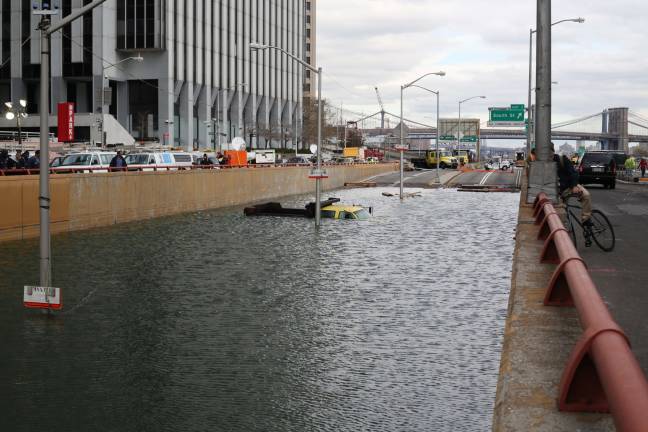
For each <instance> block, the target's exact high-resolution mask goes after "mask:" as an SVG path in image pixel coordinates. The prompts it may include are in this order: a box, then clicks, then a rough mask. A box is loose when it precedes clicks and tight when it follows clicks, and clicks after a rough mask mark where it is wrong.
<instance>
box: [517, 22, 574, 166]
mask: <svg viewBox="0 0 648 432" xmlns="http://www.w3.org/2000/svg"><path fill="white" fill-rule="evenodd" d="M565 22H573V23H577V24H583V23H584V22H585V18H581V17H579V18H570V19H563V20H560V21H556V22H554V23H551V26H552V27H553V26H555V25H558V24H562V23H565ZM536 32H537V30H534V29H532V28H531V29H529V90H528V103H527V119H528V121H529V123H528V124H527V155H529V154H530V153H531V80H532V74H533V34H534V33H536ZM534 121H535V118H534Z"/></svg>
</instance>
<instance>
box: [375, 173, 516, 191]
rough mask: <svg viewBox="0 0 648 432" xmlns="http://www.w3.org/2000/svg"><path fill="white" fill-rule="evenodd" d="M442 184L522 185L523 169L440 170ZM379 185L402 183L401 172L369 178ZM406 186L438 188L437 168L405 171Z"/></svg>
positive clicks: (448, 185) (449, 185)
mask: <svg viewBox="0 0 648 432" xmlns="http://www.w3.org/2000/svg"><path fill="white" fill-rule="evenodd" d="M439 172H440V177H441V185H443V186H446V187H459V186H462V185H486V186H505V187H517V188H519V187H520V179H521V175H522V171H521V170H514V171H498V170H495V171H484V170H475V171H468V172H463V173H462V172H460V171H456V170H440V171H439ZM367 181H370V182H375V183H376V184H377V185H378V186H394V187H397V186H399V184H400V173H399V172H391V173H387V174H382V175H380V176H377V177H374V178H371V179H368V180H367ZM403 183H404V187H416V188H436V187H439V182H438V181H437V175H436V170H434V169H431V170H416V171H405V173H404V182H403Z"/></svg>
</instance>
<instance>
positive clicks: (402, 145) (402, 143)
mask: <svg viewBox="0 0 648 432" xmlns="http://www.w3.org/2000/svg"><path fill="white" fill-rule="evenodd" d="M445 74H446V73H445V72H444V71H439V72H430V73H426V74H424V75H421V76H420V77H418V78H416V79H415V80H414V81H412V82H410V83H408V84H404V85H401V88H400V108H401V112H400V199H401V201H402V200H403V181H404V179H403V177H404V176H403V163H404V155H403V152H404V149H405V127H404V126H405V125H404V124H403V90H405V89H406V88H408V87H412V86H413V85H414V84H416V83H417V82H418V81H420V80H422V79H423V78H425V77H427V76H430V75H437V76H445ZM437 133H438V130H437Z"/></svg>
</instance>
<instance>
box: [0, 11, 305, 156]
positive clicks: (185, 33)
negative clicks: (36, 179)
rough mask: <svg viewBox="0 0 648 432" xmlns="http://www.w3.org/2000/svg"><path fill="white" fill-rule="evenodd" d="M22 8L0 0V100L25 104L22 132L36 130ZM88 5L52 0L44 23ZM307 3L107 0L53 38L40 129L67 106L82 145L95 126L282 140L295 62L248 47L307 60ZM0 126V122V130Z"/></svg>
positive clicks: (291, 131)
mask: <svg viewBox="0 0 648 432" xmlns="http://www.w3.org/2000/svg"><path fill="white" fill-rule="evenodd" d="M32 3H33V2H32V1H31V0H22V1H19V0H11V1H9V0H0V26H1V27H0V37H1V41H0V58H1V59H2V64H3V66H2V68H0V102H4V101H9V100H11V101H14V102H17V101H18V100H20V99H26V100H27V102H28V106H27V110H28V112H29V113H30V117H29V118H28V119H26V120H25V121H24V122H23V124H24V126H25V128H26V129H27V130H29V129H30V128H32V129H33V130H37V128H38V116H37V113H38V109H39V107H38V103H39V73H40V72H39V71H40V55H39V54H40V40H39V38H40V33H39V32H38V31H37V30H36V27H37V25H38V21H39V20H40V17H37V16H34V15H33V14H32ZM52 3H55V2H52ZM88 3H90V1H88V0H61V1H60V2H59V4H58V5H59V7H60V10H61V14H60V15H59V16H57V17H54V20H58V19H60V17H61V16H66V15H68V14H69V13H70V12H71V11H72V10H74V9H78V8H80V7H82V6H83V5H85V4H88ZM307 4H310V8H311V11H312V8H313V6H314V1H312V0H311V1H305V0H218V1H210V0H107V1H106V2H105V3H104V4H103V5H102V6H100V7H98V8H97V9H95V10H94V11H93V12H92V13H90V14H87V15H86V16H85V17H84V18H82V19H80V20H77V21H76V22H74V23H73V24H71V25H68V26H67V27H65V28H64V29H63V30H62V31H60V32H57V33H56V34H55V35H53V37H52V62H51V77H52V78H51V107H50V109H51V110H52V111H51V112H52V115H53V116H54V117H52V122H51V123H50V124H52V125H54V126H55V125H56V122H55V116H56V105H57V103H58V102H65V101H68V102H74V103H75V110H76V125H77V128H76V131H75V132H76V136H77V138H78V139H81V140H85V141H88V142H94V143H101V142H102V133H101V130H102V125H103V124H105V131H106V135H107V139H106V142H107V143H108V144H114V143H118V142H123V141H125V140H128V138H126V136H127V135H128V134H130V135H132V137H134V138H135V139H136V140H138V141H151V140H159V141H160V143H163V144H169V145H171V144H172V143H174V144H175V145H176V146H181V147H184V148H188V149H190V148H210V147H214V146H215V144H216V145H218V142H219V141H220V142H221V143H226V142H229V141H230V140H231V139H232V138H233V137H235V136H241V137H244V138H245V139H246V141H248V146H251V147H265V146H266V145H270V144H272V145H273V146H275V147H276V146H279V145H286V146H289V147H290V146H292V145H293V139H294V140H298V136H299V134H300V132H299V128H300V125H301V120H302V108H301V107H302V98H303V94H304V83H305V80H306V77H305V72H304V68H303V67H302V66H300V65H299V64H298V63H296V62H295V61H293V60H291V59H290V58H288V57H287V56H285V55H283V54H281V53H280V52H278V51H276V50H264V51H259V52H252V51H250V49H249V43H250V42H253V41H257V42H260V43H263V44H268V45H273V46H277V47H279V48H282V49H284V50H286V51H288V52H289V53H291V54H293V55H295V56H297V57H299V58H302V59H306V58H307V54H306V49H307V48H308V47H309V45H308V43H307V42H306V30H307V28H308V23H307V9H308V7H309V6H308V5H307ZM311 19H312V18H311ZM311 25H312V24H311ZM310 49H311V50H314V44H313V43H311V44H310ZM313 52H314V51H313ZM142 59H143V60H142ZM104 77H106V78H105V79H104ZM102 83H105V87H106V89H107V90H106V91H104V92H103V95H102V87H103V86H102ZM102 100H103V101H104V105H103V107H102ZM102 111H103V113H104V116H103V117H104V118H103V121H102V116H101V113H102ZM11 127H12V124H11V122H9V121H7V120H5V119H4V118H3V119H2V120H0V129H7V128H11ZM52 131H55V128H53V130H52ZM125 132H128V134H125ZM292 137H294V138H292ZM250 144H251V145H250Z"/></svg>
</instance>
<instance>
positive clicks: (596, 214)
mask: <svg viewBox="0 0 648 432" xmlns="http://www.w3.org/2000/svg"><path fill="white" fill-rule="evenodd" d="M592 237H593V238H594V241H595V242H596V244H597V245H598V247H600V248H601V249H603V250H604V251H605V252H611V251H612V249H614V243H615V241H616V237H615V236H614V229H613V228H612V224H611V223H610V221H609V219H608V218H607V216H605V215H604V214H603V213H602V212H601V211H600V210H592Z"/></svg>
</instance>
